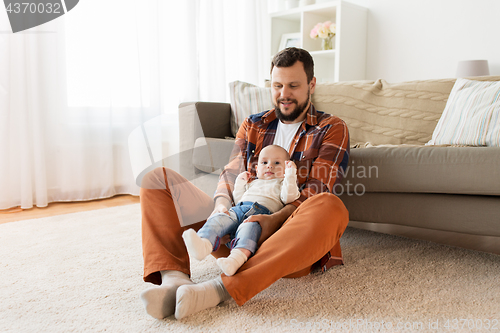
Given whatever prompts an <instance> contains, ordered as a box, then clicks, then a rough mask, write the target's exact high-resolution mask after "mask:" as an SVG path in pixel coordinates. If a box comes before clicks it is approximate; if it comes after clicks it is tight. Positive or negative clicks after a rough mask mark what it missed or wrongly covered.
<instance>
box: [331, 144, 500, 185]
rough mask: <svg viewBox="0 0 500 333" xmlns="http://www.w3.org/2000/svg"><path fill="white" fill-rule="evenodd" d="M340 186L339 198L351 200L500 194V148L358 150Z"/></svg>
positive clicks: (387, 148) (355, 150)
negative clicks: (369, 195) (373, 195)
mask: <svg viewBox="0 0 500 333" xmlns="http://www.w3.org/2000/svg"><path fill="white" fill-rule="evenodd" d="M342 186H343V187H339V188H338V189H337V190H336V192H337V193H336V194H339V195H340V194H342V193H341V191H343V192H347V190H350V191H351V194H353V195H360V194H362V192H363V191H365V192H402V193H404V192H406V193H445V194H475V195H500V148H499V147H442V146H378V147H369V148H355V149H351V156H350V160H349V165H348V168H347V170H346V172H345V179H344V180H343V182H342Z"/></svg>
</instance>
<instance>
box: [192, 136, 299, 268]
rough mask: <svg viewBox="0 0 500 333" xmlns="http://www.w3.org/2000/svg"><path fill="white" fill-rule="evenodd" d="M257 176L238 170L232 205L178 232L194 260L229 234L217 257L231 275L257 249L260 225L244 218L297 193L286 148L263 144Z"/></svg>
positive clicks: (278, 206)
mask: <svg viewBox="0 0 500 333" xmlns="http://www.w3.org/2000/svg"><path fill="white" fill-rule="evenodd" d="M256 171H257V179H255V180H254V181H252V182H250V183H249V182H248V181H249V179H250V177H251V174H250V172H248V171H245V172H242V173H241V174H239V175H238V177H237V178H236V182H235V184H234V191H233V199H234V202H236V205H235V206H233V207H231V208H230V209H229V211H228V212H227V213H215V214H213V215H211V216H210V217H209V218H208V220H207V222H206V223H205V224H204V226H203V227H202V228H201V229H200V230H199V231H198V232H197V233H196V232H195V231H194V230H193V229H188V230H186V231H184V233H183V234H182V238H183V239H184V243H185V244H186V248H187V250H188V253H189V254H190V255H191V256H193V257H194V258H196V259H198V260H202V259H204V258H205V257H206V256H208V255H209V254H210V253H212V251H216V250H217V249H218V248H219V246H220V240H221V238H222V237H223V236H225V235H230V236H231V239H232V241H231V242H230V243H228V244H226V245H227V246H228V247H229V248H230V249H231V253H230V255H229V257H227V258H219V259H217V265H218V266H219V267H220V268H221V269H222V271H223V272H224V274H226V275H228V276H231V275H234V273H236V271H237V270H238V269H239V268H240V267H241V266H242V265H243V264H244V263H245V262H246V261H247V260H248V258H249V257H250V256H251V255H253V254H254V253H255V251H256V250H257V242H258V241H259V238H260V234H261V232H262V228H261V226H260V224H259V223H258V222H245V220H246V219H247V218H248V217H249V216H251V215H255V214H272V213H274V212H277V211H278V210H280V209H281V208H282V207H283V206H284V205H286V204H288V203H291V202H293V201H295V200H297V199H298V198H299V196H300V193H299V189H298V187H297V167H296V166H295V163H293V162H292V161H290V156H289V155H288V152H287V151H286V150H285V149H283V148H281V147H280V146H276V145H271V146H267V147H265V148H264V149H262V151H261V152H260V155H259V160H258V164H257V170H256Z"/></svg>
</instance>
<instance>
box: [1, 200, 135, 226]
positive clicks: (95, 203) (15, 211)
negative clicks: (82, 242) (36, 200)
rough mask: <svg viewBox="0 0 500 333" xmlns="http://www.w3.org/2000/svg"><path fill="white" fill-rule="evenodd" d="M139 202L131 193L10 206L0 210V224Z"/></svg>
mask: <svg viewBox="0 0 500 333" xmlns="http://www.w3.org/2000/svg"><path fill="white" fill-rule="evenodd" d="M135 203H139V197H138V196H133V195H117V196H114V197H112V198H107V199H100V200H91V201H81V202H53V203H50V204H49V205H48V206H47V207H43V208H39V207H33V208H30V209H21V208H19V207H18V208H12V209H7V210H0V224H2V223H8V222H15V221H21V220H28V219H37V218H41V217H47V216H55V215H62V214H68V213H75V212H82V211H87V210H95V209H101V208H108V207H115V206H123V205H130V204H135Z"/></svg>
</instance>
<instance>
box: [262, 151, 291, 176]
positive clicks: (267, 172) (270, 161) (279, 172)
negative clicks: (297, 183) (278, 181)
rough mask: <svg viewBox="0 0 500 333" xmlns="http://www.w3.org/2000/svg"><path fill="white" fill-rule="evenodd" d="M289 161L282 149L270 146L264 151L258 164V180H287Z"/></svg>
mask: <svg viewBox="0 0 500 333" xmlns="http://www.w3.org/2000/svg"><path fill="white" fill-rule="evenodd" d="M287 159H288V156H287V154H286V153H285V152H284V151H283V150H282V149H278V148H275V147H270V146H269V147H266V148H264V149H262V151H261V152H260V154H259V161H258V164H257V170H256V171H257V178H259V179H266V180H269V179H274V178H285V166H286V165H285V161H286V160H287Z"/></svg>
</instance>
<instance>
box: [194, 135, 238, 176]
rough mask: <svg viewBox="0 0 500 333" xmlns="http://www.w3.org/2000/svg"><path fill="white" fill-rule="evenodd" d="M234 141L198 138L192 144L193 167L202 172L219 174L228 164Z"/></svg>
mask: <svg viewBox="0 0 500 333" xmlns="http://www.w3.org/2000/svg"><path fill="white" fill-rule="evenodd" d="M233 146H234V139H214V138H198V139H196V141H195V143H194V149H193V166H194V167H195V168H196V169H198V170H200V171H203V172H207V173H212V172H213V173H217V174H219V173H220V172H221V171H222V169H224V167H225V166H226V164H227V163H228V162H229V157H230V155H231V151H232V150H233Z"/></svg>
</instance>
